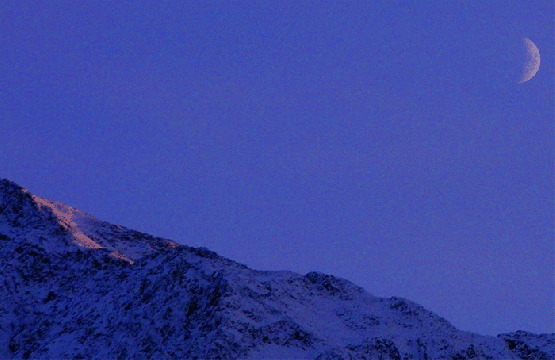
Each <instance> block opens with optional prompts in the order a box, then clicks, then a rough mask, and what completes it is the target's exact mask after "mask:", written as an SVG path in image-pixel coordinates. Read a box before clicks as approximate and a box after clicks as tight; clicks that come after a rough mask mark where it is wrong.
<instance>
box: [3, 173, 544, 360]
mask: <svg viewBox="0 0 555 360" xmlns="http://www.w3.org/2000/svg"><path fill="white" fill-rule="evenodd" d="M11 358H24V359H27V358H28V359H65V358H73V359H116V358H118V359H119V358H122V359H126V358H132V359H142V358H152V359H166V358H168V359H173V358H179V359H239V358H241V359H398V360H404V359H407V360H408V359H414V360H416V359H420V360H423V359H459V360H460V359H500V360H510V359H542V360H553V359H555V334H541V335H536V334H530V333H525V332H516V333H511V334H502V335H499V336H497V337H491V336H482V335H478V334H474V333H469V332H463V331H460V330H457V329H456V328H455V327H454V326H452V325H451V324H450V323H449V322H448V321H446V320H445V319H443V318H441V317H439V316H437V315H435V314H434V313H432V312H430V311H428V310H426V309H424V308H423V307H421V306H419V305H417V304H415V303H413V302H411V301H408V300H406V299H402V298H396V297H393V298H378V297H375V296H373V295H371V294H369V293H368V292H366V291H365V290H364V289H362V288H360V287H358V286H356V285H354V284H352V283H351V282H349V281H347V280H344V279H340V278H337V277H334V276H332V275H326V274H322V273H318V272H310V273H308V274H306V275H300V274H296V273H292V272H287V271H276V272H273V271H272V272H270V271H256V270H252V269H249V268H248V267H246V266H244V265H241V264H238V263H236V262H234V261H232V260H229V259H226V258H224V257H221V256H218V255H217V254H216V253H214V252H212V251H209V250H208V249H205V248H192V247H188V246H183V245H179V244H177V243H175V242H173V241H170V240H167V239H162V238H158V237H154V236H151V235H148V234H144V233H141V232H138V231H134V230H131V229H127V228H125V227H122V226H119V225H113V224H110V223H107V222H104V221H100V220H97V219H95V218H94V217H93V216H91V215H89V214H87V213H84V212H82V211H79V210H77V209H74V208H72V207H70V206H67V205H64V204H62V203H59V202H56V201H50V200H47V199H43V198H40V197H38V196H35V195H32V194H30V193H29V192H28V191H27V190H25V189H23V188H22V187H20V186H19V185H17V184H15V183H13V182H11V181H8V180H1V181H0V359H11Z"/></svg>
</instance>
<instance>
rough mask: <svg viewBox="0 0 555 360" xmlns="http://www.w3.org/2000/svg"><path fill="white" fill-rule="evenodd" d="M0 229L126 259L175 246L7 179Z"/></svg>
mask: <svg viewBox="0 0 555 360" xmlns="http://www.w3.org/2000/svg"><path fill="white" fill-rule="evenodd" d="M0 233H4V234H5V235H6V236H9V237H10V238H13V239H18V241H23V242H27V243H31V244H35V245H38V246H41V247H43V248H45V249H47V250H49V251H55V252H64V251H76V250H77V249H79V248H86V249H96V250H100V249H105V250H109V255H110V256H112V257H115V258H119V259H122V260H125V261H127V262H129V263H133V262H134V261H135V260H137V259H138V258H140V257H142V256H144V255H146V254H147V253H149V252H154V251H158V250H161V249H164V248H167V247H177V246H178V245H177V244H176V243H175V242H173V241H170V240H166V239H161V238H156V237H154V236H151V235H148V234H144V233H141V232H138V231H135V230H130V229H127V228H125V227H123V226H118V225H114V224H110V223H107V222H105V221H101V220H98V219H96V218H95V217H94V216H92V215H90V214H88V213H86V212H84V211H81V210H78V209H75V208H73V207H71V206H68V205H65V204H63V203H61V202H59V201H52V200H49V199H45V198H42V197H40V196H36V195H33V194H31V193H30V192H29V191H28V190H27V189H25V188H23V187H21V186H19V185H18V184H16V183H15V182H13V181H10V180H7V179H3V180H0Z"/></svg>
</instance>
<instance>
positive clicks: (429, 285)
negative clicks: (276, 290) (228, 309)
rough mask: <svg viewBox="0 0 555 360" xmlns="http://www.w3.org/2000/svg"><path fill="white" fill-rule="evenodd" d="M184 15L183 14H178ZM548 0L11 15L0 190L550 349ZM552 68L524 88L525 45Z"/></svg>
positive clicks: (71, 6) (1, 12)
mask: <svg viewBox="0 0 555 360" xmlns="http://www.w3.org/2000/svg"><path fill="white" fill-rule="evenodd" d="M185 3H186V4H185ZM553 13H554V8H553V2H552V1H546V0H542V1H539V0H529V1H526V2H516V1H513V2H507V1H495V0H493V1H487V2H480V1H472V2H470V1H427V2H422V1H391V0H387V1H385V0H376V1H356V0H354V1H349V2H338V1H333V2H332V1H304V2H300V1H286V0H285V1H265V0H259V1H220V0H219V1H202V2H197V1H187V2H183V1H141V2H140V5H137V4H136V2H127V1H120V2H116V3H114V2H112V1H89V2H85V4H82V3H81V2H75V1H55V2H42V3H40V4H37V3H36V2H34V1H32V2H31V1H18V2H17V3H16V2H13V3H12V5H9V4H7V3H6V2H4V3H2V4H0V116H1V121H0V177H5V178H9V179H11V180H13V181H15V182H17V183H19V184H20V185H22V186H24V187H26V188H28V189H30V190H31V192H33V193H35V194H37V195H40V196H44V197H47V198H51V199H54V200H60V201H62V202H64V203H67V204H68V205H72V206H75V207H77V208H79V209H82V210H85V211H87V212H90V213H92V214H94V215H95V216H97V217H98V218H100V219H103V220H107V221H110V222H114V223H119V224H122V225H125V226H127V227H131V228H136V229H138V230H141V231H145V232H148V233H152V234H154V235H158V236H163V237H167V238H170V239H173V240H176V241H178V242H181V243H183V244H187V245H191V246H205V247H208V248H210V249H211V250H214V251H217V252H218V253H220V254H221V255H224V256H226V257H229V258H231V259H234V260H237V261H239V262H242V263H245V264H247V265H248V266H250V267H253V268H255V269H265V270H266V269H269V270H279V269H282V270H292V271H297V272H301V273H305V272H308V271H311V270H318V271H323V272H326V273H332V274H335V275H337V276H341V277H344V278H347V279H349V280H351V281H353V282H355V283H356V284H358V285H361V286H363V287H364V288H365V289H367V290H368V291H369V292H371V293H373V294H375V295H378V296H393V295H395V296H403V297H407V298H409V299H411V300H414V301H416V302H418V303H420V304H422V305H424V306H425V307H427V308H428V309H430V310H432V311H434V312H436V313H438V314H439V315H442V316H444V317H446V318H447V319H448V320H449V321H451V322H452V323H453V324H454V325H455V326H457V327H459V328H461V329H464V330H470V331H475V332H480V333H483V334H496V333H498V332H509V331H514V330H517V329H523V330H528V331H533V332H555V325H554V323H553V321H554V316H555V314H554V303H553V301H554V297H555V289H554V284H555V279H554V239H555V237H554V235H555V234H554V224H553V219H554V216H555V211H554V207H555V204H554V143H555V137H554V136H555V132H554V119H555V114H554V105H555V104H554V66H553V64H554V63H555V59H554V56H553V55H554V52H553V49H554V48H555V45H554V38H553V34H554V26H553ZM525 37H526V38H529V39H530V40H532V41H533V42H534V43H535V44H536V45H537V46H538V48H539V50H540V53H541V57H542V63H541V67H540V70H539V72H538V73H537V74H536V76H535V77H534V78H532V79H531V80H530V81H528V82H525V83H523V84H517V83H518V81H519V78H520V74H521V72H522V70H523V68H524V63H525V59H526V56H525V50H524V45H523V38H525Z"/></svg>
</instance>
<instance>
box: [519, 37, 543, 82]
mask: <svg viewBox="0 0 555 360" xmlns="http://www.w3.org/2000/svg"><path fill="white" fill-rule="evenodd" d="M524 45H525V46H526V64H524V69H523V70H522V75H521V77H520V81H519V84H522V83H523V82H526V81H528V80H530V79H531V78H533V77H534V75H536V73H537V72H538V70H539V69H540V50H539V49H538V47H537V46H536V44H534V43H533V42H532V40H530V39H527V38H524Z"/></svg>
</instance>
